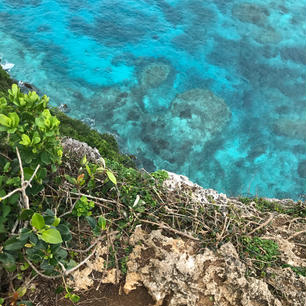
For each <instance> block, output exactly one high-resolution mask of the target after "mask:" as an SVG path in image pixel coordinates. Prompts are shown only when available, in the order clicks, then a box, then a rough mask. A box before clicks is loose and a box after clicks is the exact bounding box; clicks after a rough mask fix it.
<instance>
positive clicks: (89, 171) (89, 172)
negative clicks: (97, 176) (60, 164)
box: [85, 164, 92, 176]
mask: <svg viewBox="0 0 306 306" xmlns="http://www.w3.org/2000/svg"><path fill="white" fill-rule="evenodd" d="M85 167H86V170H87V173H88V174H89V176H91V175H92V173H91V170H90V168H89V166H88V165H87V164H86V165H85Z"/></svg>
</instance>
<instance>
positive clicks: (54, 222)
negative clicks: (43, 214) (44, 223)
mask: <svg viewBox="0 0 306 306" xmlns="http://www.w3.org/2000/svg"><path fill="white" fill-rule="evenodd" d="M60 222H61V218H58V217H55V218H54V221H53V224H52V225H53V226H55V227H56V226H58V225H59V224H60Z"/></svg>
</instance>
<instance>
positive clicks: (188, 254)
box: [124, 227, 304, 306]
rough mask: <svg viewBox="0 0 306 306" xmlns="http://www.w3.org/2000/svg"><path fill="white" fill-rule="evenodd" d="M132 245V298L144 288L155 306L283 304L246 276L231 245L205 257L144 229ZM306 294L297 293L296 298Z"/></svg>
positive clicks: (188, 246) (259, 282)
mask: <svg viewBox="0 0 306 306" xmlns="http://www.w3.org/2000/svg"><path fill="white" fill-rule="evenodd" d="M130 243H131V245H133V246H134V249H133V252H132V253H131V254H130V257H129V262H128V263H127V266H128V273H127V277H126V283H125V285H124V291H125V293H129V292H130V291H131V290H133V289H135V288H136V286H137V285H144V286H145V287H146V288H147V289H148V291H149V293H150V294H151V296H152V297H153V299H154V300H155V302H156V303H155V306H159V305H162V304H163V303H164V301H165V300H168V301H169V303H168V304H167V305H169V306H174V305H175V306H179V305H182V306H183V305H187V306H198V305H203V306H204V305H219V306H234V305H242V306H258V305H267V306H281V305H282V304H281V302H280V301H279V300H278V299H277V298H276V297H274V296H273V294H272V293H271V292H270V290H269V288H268V285H267V283H265V282H264V281H263V280H260V279H256V278H253V277H248V278H247V277H246V276H245V274H246V266H245V264H244V263H242V262H241V261H240V259H239V256H238V254H237V252H236V249H235V247H234V246H233V245H232V244H231V243H227V244H224V245H223V246H222V247H221V248H219V249H218V250H217V251H216V252H212V251H211V250H209V249H207V248H206V249H205V250H204V252H203V253H197V252H196V251H195V250H196V245H195V243H193V242H188V241H183V240H182V239H173V238H169V237H166V236H164V235H163V234H162V233H161V230H156V231H152V232H151V233H150V234H148V233H146V232H145V231H143V230H142V229H141V228H140V227H138V228H136V230H135V233H134V234H133V235H132V236H131V239H130ZM290 289H291V290H292V288H290ZM303 294H304V293H299V292H296V295H297V296H298V298H300V297H301V296H302V295H303ZM298 298H297V299H296V300H297V301H298V300H299V299H298ZM208 301H213V302H214V304H208V303H207V302H208ZM295 305H301V306H302V305H303V304H295Z"/></svg>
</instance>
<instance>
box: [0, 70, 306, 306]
mask: <svg viewBox="0 0 306 306" xmlns="http://www.w3.org/2000/svg"><path fill="white" fill-rule="evenodd" d="M0 73H1V78H0V86H1V87H0V88H1V91H2V94H1V98H0V139H1V142H0V284H1V285H0V305H11V306H15V305H33V302H32V301H31V300H33V299H32V297H33V296H35V290H38V288H36V289H35V288H33V287H31V284H32V283H33V281H35V280H37V279H39V280H41V282H44V281H45V282H47V281H50V280H55V281H57V288H54V292H55V291H56V294H61V295H62V296H64V297H65V298H66V299H67V300H70V301H71V303H77V302H78V301H79V300H80V296H79V295H78V293H77V292H75V291H74V290H75V288H74V286H73V285H71V284H73V282H72V279H73V275H74V273H76V272H77V271H78V270H79V269H83V268H84V266H86V264H87V263H88V262H89V261H90V260H92V259H93V258H94V257H95V256H97V255H96V254H97V252H99V250H100V248H103V247H104V248H105V249H104V251H103V252H104V253H103V254H102V257H103V267H101V269H102V270H101V271H100V272H101V273H102V276H101V275H99V277H100V279H103V277H105V273H106V274H107V273H108V272H109V271H115V274H114V275H115V281H114V282H115V283H117V282H118V281H119V280H120V279H124V275H126V274H127V273H128V270H129V267H128V261H129V255H130V253H131V252H132V251H133V246H132V245H131V243H130V241H129V238H130V237H131V236H132V234H133V233H134V232H135V229H137V228H139V226H141V227H142V229H144V230H145V231H146V232H148V233H150V232H151V231H152V230H156V229H160V230H162V231H163V233H165V234H166V235H167V236H168V237H171V238H177V237H180V238H182V239H183V240H185V241H192V242H193V243H196V244H197V250H198V252H199V253H201V252H203V251H204V250H206V249H209V250H212V251H214V252H215V251H217V250H219V249H220V248H221V247H222V245H224V244H226V243H231V244H232V245H233V246H234V247H235V249H236V250H237V253H238V255H239V258H240V260H241V261H243V262H244V263H245V264H246V266H247V269H246V277H253V278H256V279H264V280H265V281H267V283H269V284H270V286H272V287H273V286H274V285H272V284H273V281H272V280H271V279H273V275H272V274H271V273H270V274H269V273H267V272H266V271H267V269H268V268H271V269H275V268H278V269H280V270H282V269H289V270H290V271H292V272H294V274H295V275H296V277H297V278H298V277H305V266H304V265H298V264H297V263H298V261H296V262H293V261H290V262H289V261H288V260H286V259H285V258H284V256H282V254H283V253H282V252H284V251H283V249H282V248H283V247H282V246H281V245H280V243H279V241H283V240H281V239H280V237H283V236H284V237H286V239H287V240H288V241H289V240H291V241H295V240H296V241H298V243H299V244H300V246H299V248H300V252H301V253H302V254H303V252H305V242H304V241H303V240H302V238H300V237H301V236H302V235H303V228H305V224H306V221H305V217H306V203H305V202H298V203H295V202H293V201H285V202H282V201H279V200H275V201H271V200H268V199H262V198H233V199H226V200H225V199H224V198H222V197H216V196H214V194H206V193H205V192H204V191H203V189H201V188H200V187H199V186H196V185H194V186H190V185H188V184H187V185H182V186H181V189H177V188H172V187H170V185H169V182H171V180H170V178H169V174H168V173H167V172H166V171H163V170H158V171H156V172H153V173H148V172H147V171H145V170H144V169H142V170H140V169H137V168H136V167H135V161H134V159H133V158H132V157H131V156H128V155H126V154H122V153H120V150H119V147H118V144H117V142H116V140H115V138H114V137H113V136H112V135H109V134H100V133H98V132H96V131H93V130H91V129H90V128H89V127H88V126H87V125H85V124H84V123H81V122H80V121H77V120H75V119H71V118H69V117H67V116H66V115H65V114H63V113H61V112H60V111H59V110H57V109H53V108H50V107H49V105H48V102H49V99H48V98H47V97H46V96H43V97H39V96H38V95H37V94H36V93H35V92H29V93H27V94H26V93H22V92H21V91H20V89H19V88H18V86H17V85H16V84H13V82H12V80H10V78H9V76H8V75H7V74H6V73H5V72H3V71H1V69H0ZM65 137H66V138H67V137H71V138H74V139H76V140H79V141H83V142H87V144H88V145H90V146H91V147H95V148H97V149H98V152H99V157H98V158H96V159H95V160H92V159H90V158H89V156H86V155H82V154H81V153H80V151H79V150H78V149H77V148H76V149H74V148H73V147H72V148H71V150H66V149H65V148H64V146H62V141H63V139H64V138H65ZM89 150H90V148H89ZM167 182H168V183H167ZM199 190H200V191H199ZM197 192H199V193H197ZM275 220H277V221H275ZM287 224H289V227H288V226H287ZM285 226H286V228H287V229H286V231H285V230H283V227H285ZM278 229H279V230H278ZM280 229H281V230H280ZM275 231H278V235H279V237H278V238H277V237H274V236H273V235H274V233H275ZM304 232H305V230H304ZM282 235H283V236H282ZM138 245H139V246H140V245H141V242H139V244H138ZM143 257H144V260H147V261H148V259H147V258H146V256H145V254H144V255H143ZM84 270H85V269H84ZM273 271H274V270H273ZM275 273H276V272H275ZM271 291H272V292H273V294H274V295H275V298H279V299H283V300H284V301H286V297H284V296H281V294H280V292H279V291H277V290H276V289H275V290H271ZM54 294H55V293H54Z"/></svg>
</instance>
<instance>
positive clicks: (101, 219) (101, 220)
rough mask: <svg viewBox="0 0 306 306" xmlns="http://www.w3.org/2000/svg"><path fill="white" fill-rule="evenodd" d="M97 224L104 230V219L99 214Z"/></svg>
mask: <svg viewBox="0 0 306 306" xmlns="http://www.w3.org/2000/svg"><path fill="white" fill-rule="evenodd" d="M98 225H99V226H100V228H101V229H102V230H103V231H104V230H105V229H106V219H105V218H104V217H102V216H100V217H99V219H98Z"/></svg>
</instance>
